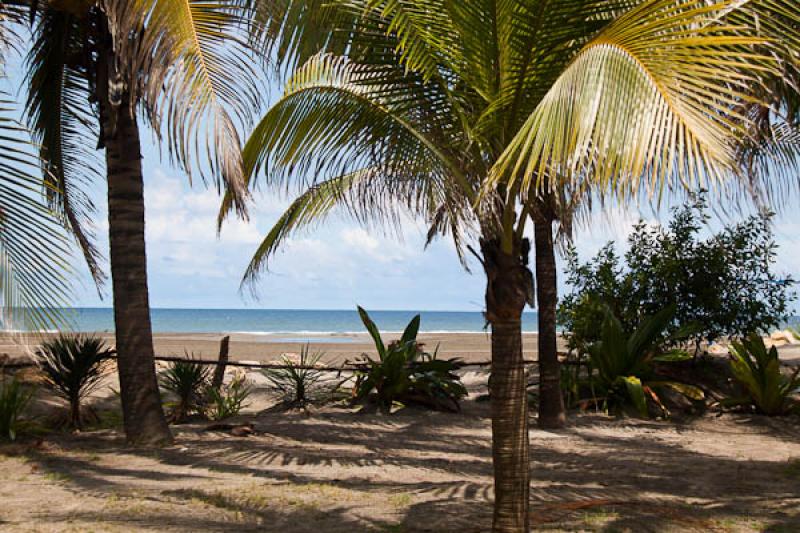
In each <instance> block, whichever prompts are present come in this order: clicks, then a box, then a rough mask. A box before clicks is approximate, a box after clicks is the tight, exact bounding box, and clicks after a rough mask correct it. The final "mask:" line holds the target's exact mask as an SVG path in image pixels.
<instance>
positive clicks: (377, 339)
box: [358, 306, 386, 361]
mask: <svg viewBox="0 0 800 533" xmlns="http://www.w3.org/2000/svg"><path fill="white" fill-rule="evenodd" d="M358 316H360V317H361V322H363V323H364V327H366V328H367V331H368V332H369V334H370V336H371V337H372V342H374V343H375V349H377V350H378V357H379V358H380V360H381V361H383V359H384V357H386V345H384V344H383V339H381V333H380V331H378V326H376V325H375V322H373V321H372V319H371V318H370V317H369V314H367V312H366V311H365V310H364V308H363V307H361V306H358Z"/></svg>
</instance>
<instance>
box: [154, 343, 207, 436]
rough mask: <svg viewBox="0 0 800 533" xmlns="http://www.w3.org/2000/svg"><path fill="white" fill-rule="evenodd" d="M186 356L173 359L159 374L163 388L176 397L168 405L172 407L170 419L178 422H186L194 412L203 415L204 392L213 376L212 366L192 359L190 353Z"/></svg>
mask: <svg viewBox="0 0 800 533" xmlns="http://www.w3.org/2000/svg"><path fill="white" fill-rule="evenodd" d="M186 356H187V360H186V361H172V362H170V364H169V366H168V367H167V369H166V370H163V371H162V372H161V373H160V374H159V384H160V385H161V388H163V389H164V390H166V391H167V392H169V393H170V394H171V395H172V396H173V397H174V398H175V400H174V401H172V402H168V403H167V406H168V407H170V408H171V413H170V420H171V421H172V422H175V423H177V424H180V423H182V422H185V421H186V420H187V419H188V418H189V417H190V416H191V415H192V414H197V415H201V416H202V415H203V413H204V410H205V398H204V393H205V392H206V388H207V387H208V382H209V378H210V376H211V369H210V368H208V367H207V366H205V365H202V364H200V363H195V362H193V361H191V356H190V355H189V354H186Z"/></svg>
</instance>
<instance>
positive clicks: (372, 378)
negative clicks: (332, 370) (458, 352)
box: [354, 307, 467, 412]
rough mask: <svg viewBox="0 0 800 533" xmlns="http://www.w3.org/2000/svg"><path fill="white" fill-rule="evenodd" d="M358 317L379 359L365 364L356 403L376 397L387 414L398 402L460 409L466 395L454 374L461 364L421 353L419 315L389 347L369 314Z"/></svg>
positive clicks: (355, 392) (358, 377) (361, 373)
mask: <svg viewBox="0 0 800 533" xmlns="http://www.w3.org/2000/svg"><path fill="white" fill-rule="evenodd" d="M358 314H359V316H360V317H361V321H362V322H363V323H364V326H365V327H366V328H367V331H368V332H369V334H370V336H371V337H372V340H373V342H374V343H375V348H376V350H377V352H378V359H377V360H375V359H372V358H370V357H367V356H365V358H364V361H363V364H364V365H365V366H366V369H365V370H363V371H361V372H359V374H358V375H357V377H356V384H355V388H354V398H355V399H356V400H365V399H367V398H369V397H370V395H374V399H375V401H376V403H377V404H378V407H379V408H380V409H381V410H383V411H384V412H388V411H389V410H390V409H391V407H392V405H393V404H394V403H395V402H399V403H404V402H406V403H408V402H413V403H420V404H426V405H429V406H432V407H434V408H441V409H448V410H457V409H458V401H459V400H460V399H461V398H462V397H464V396H465V395H466V394H467V391H466V389H465V388H464V386H463V385H462V384H461V381H460V378H459V377H458V376H457V375H456V374H455V373H454V371H455V370H456V368H457V366H458V362H457V360H455V359H450V360H442V359H438V358H437V357H436V353H435V352H434V353H433V354H428V353H426V352H425V351H424V350H423V349H422V346H421V345H420V344H419V343H418V342H417V333H418V332H419V325H420V316H419V315H417V316H415V317H414V318H412V319H411V322H409V323H408V325H407V326H406V328H405V330H404V331H403V334H402V336H401V337H400V340H398V341H394V342H392V343H390V344H389V345H388V346H386V345H385V344H384V342H383V340H382V339H381V336H380V332H379V330H378V327H377V326H376V325H375V323H374V322H373V321H372V319H371V318H370V317H369V314H368V313H367V312H366V311H365V310H364V309H363V308H361V307H359V308H358Z"/></svg>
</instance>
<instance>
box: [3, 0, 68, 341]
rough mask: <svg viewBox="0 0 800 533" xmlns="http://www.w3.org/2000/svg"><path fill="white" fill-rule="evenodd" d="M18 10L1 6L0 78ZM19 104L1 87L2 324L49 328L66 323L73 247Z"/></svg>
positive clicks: (12, 45)
mask: <svg viewBox="0 0 800 533" xmlns="http://www.w3.org/2000/svg"><path fill="white" fill-rule="evenodd" d="M19 16H20V13H19V12H16V11H13V10H12V11H0V81H2V82H6V81H7V80H6V78H5V64H6V60H7V57H8V55H9V54H10V53H12V52H13V51H14V50H13V49H14V48H16V46H17V45H18V44H19V40H18V39H17V36H16V35H15V34H14V32H13V25H14V24H16V23H17V22H18V18H19ZM17 113H18V110H17V109H16V105H15V104H14V102H13V101H12V100H11V99H10V97H9V96H8V95H7V94H5V93H2V92H0V300H1V301H0V329H1V330H4V331H8V330H13V329H24V330H32V331H37V330H45V329H51V328H54V327H58V326H61V325H63V324H64V321H65V318H66V317H65V316H64V315H63V313H62V312H61V311H60V310H59V308H61V307H63V306H64V305H65V304H66V303H67V302H68V301H69V296H70V287H69V283H68V275H69V272H70V268H69V263H70V251H69V246H68V241H67V239H66V235H65V234H64V232H63V231H62V230H61V228H60V226H59V224H58V221H57V220H56V218H55V217H54V216H52V213H51V212H50V211H49V209H48V208H47V205H46V204H45V202H44V201H43V197H42V191H43V190H44V183H43V181H42V179H41V177H39V168H38V165H39V161H38V158H37V157H36V150H35V148H34V145H33V143H32V142H31V138H30V134H29V132H28V131H27V130H26V129H25V127H24V126H23V125H22V124H20V123H19V122H18V121H17V120H16V118H15V115H16V114H17Z"/></svg>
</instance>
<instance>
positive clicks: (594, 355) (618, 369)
mask: <svg viewBox="0 0 800 533" xmlns="http://www.w3.org/2000/svg"><path fill="white" fill-rule="evenodd" d="M595 305H598V311H599V312H600V313H601V314H602V315H603V320H602V323H601V326H600V339H598V340H596V341H594V342H593V343H591V344H589V345H588V354H589V368H590V380H591V385H592V390H593V391H595V393H596V394H599V398H598V399H602V400H603V403H604V404H605V408H606V410H618V409H619V408H621V407H623V406H624V405H625V404H632V405H633V406H634V407H635V408H636V410H637V411H638V412H639V414H640V415H641V416H643V417H647V416H648V413H649V409H648V400H652V401H653V402H654V403H655V404H656V405H657V406H658V407H659V408H660V409H661V410H662V412H663V413H664V414H668V411H667V409H666V407H665V406H664V403H663V402H662V401H661V398H660V396H659V394H658V391H659V389H662V388H670V389H672V390H675V391H677V392H679V393H681V394H683V395H685V396H687V397H689V398H691V399H695V400H701V399H703V392H702V391H701V390H700V389H698V388H696V387H693V386H691V385H687V384H685V383H678V382H676V381H672V380H668V379H663V378H660V377H659V376H658V375H657V373H656V363H671V362H677V361H684V360H686V359H690V358H691V356H690V355H689V354H688V353H686V351H684V350H681V349H670V350H665V349H664V346H669V345H674V344H677V343H679V342H680V341H681V339H685V338H686V336H687V335H689V334H690V333H691V331H690V330H689V329H688V328H687V329H684V330H682V331H678V332H675V333H672V334H668V333H666V330H667V327H668V325H669V324H670V322H671V321H672V319H673V317H674V314H675V308H674V307H668V308H667V309H663V310H661V311H660V312H658V313H656V314H655V315H653V316H652V317H645V318H644V319H643V320H642V323H641V324H640V325H639V327H638V328H637V329H636V330H635V331H633V332H632V333H629V332H628V331H626V330H625V328H624V326H623V325H622V322H621V321H620V320H619V319H618V318H617V317H616V316H615V315H614V312H613V311H612V310H611V309H610V308H609V307H608V306H606V305H602V304H595Z"/></svg>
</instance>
